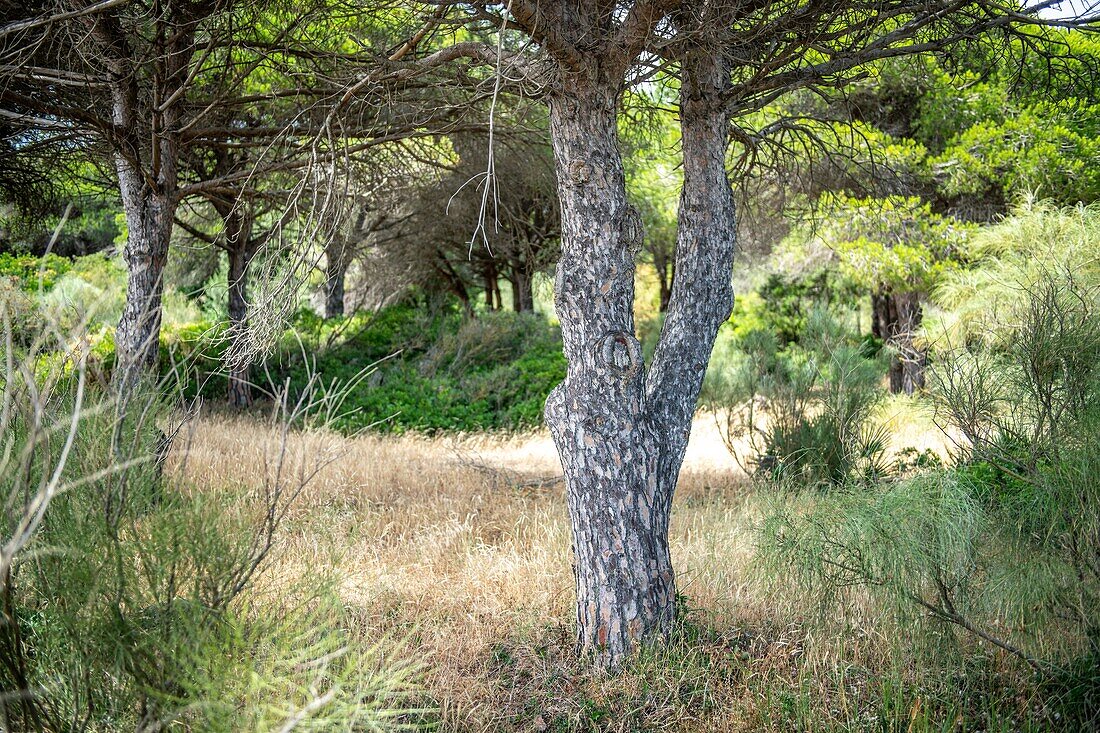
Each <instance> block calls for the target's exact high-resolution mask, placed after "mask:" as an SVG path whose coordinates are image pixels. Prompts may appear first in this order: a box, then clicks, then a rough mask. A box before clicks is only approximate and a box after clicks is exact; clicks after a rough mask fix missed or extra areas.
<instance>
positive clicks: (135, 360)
mask: <svg viewBox="0 0 1100 733" xmlns="http://www.w3.org/2000/svg"><path fill="white" fill-rule="evenodd" d="M89 28H90V32H91V34H92V35H93V36H94V37H95V38H96V39H97V40H98V42H99V43H100V45H101V47H102V50H103V52H104V59H105V62H106V66H107V69H108V72H109V78H110V81H109V86H110V93H111V122H112V123H113V125H114V133H113V135H112V146H113V157H114V162H115V172H116V174H117V175H118V184H119V194H120V198H121V199H122V209H123V212H124V214H125V216H126V226H127V230H128V231H127V237H126V246H125V247H124V249H123V258H124V259H125V261H126V267H127V280H126V305H125V307H124V308H123V311H122V317H121V318H120V319H119V323H118V329H117V330H116V332H115V355H116V359H117V363H116V369H115V374H114V376H113V382H114V388H115V390H116V391H117V392H118V394H119V395H121V396H122V397H123V403H125V398H126V396H127V395H129V394H130V392H131V391H132V390H133V388H134V386H135V385H136V384H137V382H138V381H139V379H140V378H141V377H142V375H143V374H146V373H148V372H151V371H153V369H154V367H155V364H156V360H157V350H158V347H159V342H160V324H161V306H162V297H163V292H164V265H165V262H166V261H167V259H168V246H169V242H170V240H171V236H172V226H173V222H174V219H175V213H176V208H177V206H178V205H179V198H178V193H179V186H178V183H179V182H178V164H179V150H180V132H179V130H180V123H181V110H182V106H183V101H184V97H185V95H184V93H183V92H184V89H185V88H186V85H187V68H188V64H189V63H190V59H191V54H192V53H193V52H194V46H193V43H192V41H193V39H194V33H195V21H194V19H193V18H188V19H186V20H184V21H182V22H180V23H179V24H178V25H177V26H176V27H175V28H174V29H173V32H172V33H171V34H169V35H166V36H164V37H163V39H162V42H161V44H160V47H159V48H158V50H159V51H161V52H162V54H163V55H162V57H161V58H160V59H159V60H158V61H157V70H156V72H157V73H155V74H154V75H153V78H154V83H153V86H154V89H152V90H148V89H146V90H143V91H139V89H138V82H137V78H138V77H137V75H136V74H135V73H134V68H133V59H132V58H131V51H130V48H129V45H128V43H127V42H126V40H125V38H124V37H123V35H122V33H121V31H120V30H119V28H118V26H117V25H116V24H115V23H113V22H109V21H106V20H103V19H96V20H94V21H92V22H91V25H90V26H89ZM149 93H151V95H152V98H153V99H157V98H158V97H159V98H161V99H165V100H167V101H166V102H165V103H164V104H162V105H160V106H157V105H156V104H153V105H152V106H150V105H149V99H147V98H146V96H147V95H148V94H149ZM143 131H144V132H146V133H148V136H145V135H143V134H142V132H143Z"/></svg>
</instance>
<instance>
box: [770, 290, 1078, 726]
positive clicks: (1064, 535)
mask: <svg viewBox="0 0 1100 733" xmlns="http://www.w3.org/2000/svg"><path fill="white" fill-rule="evenodd" d="M1011 302H1012V305H1011V307H1005V308H1003V309H1002V310H1001V311H1000V312H999V313H998V314H996V317H993V318H990V319H989V320H988V321H987V324H988V326H989V329H990V330H989V333H988V334H987V337H986V338H984V339H982V340H980V341H974V342H971V343H970V344H968V346H967V347H965V348H960V349H956V350H952V351H941V352H940V353H939V354H938V358H937V360H936V367H935V370H934V372H933V375H934V378H933V380H932V385H933V386H932V388H933V393H934V395H935V400H936V402H937V407H938V419H939V420H940V422H941V425H942V427H943V428H944V429H945V430H947V431H949V433H950V434H953V435H961V436H963V437H964V438H965V440H963V441H960V446H959V449H960V450H959V455H958V456H957V458H958V459H959V464H958V465H957V466H954V467H947V468H942V469H939V470H934V469H933V470H926V471H923V472H920V473H918V474H916V475H914V476H912V477H910V478H907V479H904V480H902V481H897V482H890V483H880V484H879V485H878V486H874V487H871V488H867V487H866V486H861V488H860V490H859V491H850V492H837V493H836V494H835V495H831V496H829V497H826V498H818V499H816V500H814V501H813V502H809V503H806V504H802V503H799V502H787V503H785V504H782V503H781V505H780V507H779V509H778V510H777V511H775V512H773V513H772V515H771V517H770V518H769V519H768V520H767V521H766V522H765V523H764V530H763V532H762V535H761V545H762V549H763V552H762V554H761V558H762V559H763V561H764V563H765V565H764V567H765V569H766V574H767V575H769V576H771V577H789V578H793V579H794V580H795V581H796V583H797V586H798V587H800V588H802V589H803V590H805V591H807V592H809V593H810V594H811V595H815V596H817V597H818V598H819V599H821V600H829V599H833V600H836V599H838V598H841V597H843V598H848V594H850V593H851V592H853V589H860V590H861V591H866V592H870V593H871V594H872V595H873V596H874V597H876V598H878V599H879V600H880V601H886V602H887V603H888V605H889V606H890V608H891V609H892V610H894V611H895V612H897V614H898V615H899V617H901V618H905V617H908V618H909V621H910V622H912V620H913V616H914V614H915V613H916V614H919V615H920V616H922V617H924V618H927V619H931V620H932V621H934V622H941V623H946V624H949V625H952V626H954V627H955V628H957V629H960V630H961V631H962V632H964V633H966V634H969V635H970V636H971V637H972V638H973V639H976V640H980V642H981V643H983V644H989V645H992V646H994V647H995V648H997V649H999V650H1000V651H1001V652H1003V653H1005V654H1008V655H1012V656H1014V657H1016V658H1018V659H1019V660H1021V661H1023V662H1024V663H1026V664H1027V665H1028V666H1029V667H1030V668H1031V673H1032V674H1034V675H1036V679H1037V680H1038V681H1039V686H1040V688H1041V689H1042V690H1043V691H1044V694H1045V695H1046V696H1047V699H1046V700H1044V705H1045V706H1046V708H1045V710H1044V712H1043V714H1044V715H1047V716H1050V717H1047V718H1046V720H1045V723H1046V724H1050V725H1055V724H1057V725H1059V726H1065V729H1082V730H1083V729H1090V728H1092V727H1095V725H1097V724H1098V723H1100V674H1098V672H1097V666H1096V660H1097V659H1100V565H1098V564H1097V562H1096V559H1097V558H1100V481H1098V480H1097V477H1098V476H1100V366H1098V362H1097V359H1098V358H1100V310H1098V306H1100V289H1098V288H1097V286H1095V285H1086V284H1083V283H1082V282H1080V281H1079V280H1078V279H1077V277H1076V273H1072V272H1069V271H1067V270H1064V269H1058V270H1054V271H1052V272H1050V273H1048V275H1047V276H1046V277H1044V278H1041V279H1039V280H1037V281H1033V282H1030V283H1022V284H1020V285H1018V286H1017V290H1016V296H1015V298H1013V299H1012V301H1011ZM932 630H933V631H936V630H935V629H934V628H933V629H932ZM933 637H935V638H938V639H939V640H940V642H941V643H942V642H944V641H951V640H954V639H955V637H954V636H953V635H950V636H945V635H943V634H942V633H939V632H938V631H937V633H935V634H931V635H929V638H933ZM956 651H957V650H956Z"/></svg>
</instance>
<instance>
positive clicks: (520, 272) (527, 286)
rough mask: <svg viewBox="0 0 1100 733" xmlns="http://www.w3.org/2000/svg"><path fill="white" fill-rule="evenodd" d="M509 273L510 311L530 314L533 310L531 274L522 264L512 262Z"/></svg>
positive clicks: (533, 298) (533, 296)
mask: <svg viewBox="0 0 1100 733" xmlns="http://www.w3.org/2000/svg"><path fill="white" fill-rule="evenodd" d="M511 273H512V276H511V277H510V278H508V279H509V281H510V282H511V283H512V309H513V310H514V311H515V312H516V313H530V312H531V311H533V310H535V294H534V292H533V291H532V285H531V282H532V280H533V277H532V274H531V272H530V271H529V270H528V268H527V266H526V264H525V263H524V262H514V263H513V264H512V267H511Z"/></svg>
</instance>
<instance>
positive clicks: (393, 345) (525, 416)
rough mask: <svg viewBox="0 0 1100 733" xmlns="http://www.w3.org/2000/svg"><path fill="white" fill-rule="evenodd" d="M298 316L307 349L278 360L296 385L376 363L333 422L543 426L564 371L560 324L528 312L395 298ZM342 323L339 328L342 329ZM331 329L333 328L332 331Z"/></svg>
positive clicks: (345, 375) (286, 350) (289, 348)
mask: <svg viewBox="0 0 1100 733" xmlns="http://www.w3.org/2000/svg"><path fill="white" fill-rule="evenodd" d="M352 318H353V319H355V320H354V321H353V322H348V321H347V319H343V320H337V321H332V320H329V321H324V320H322V319H320V318H317V317H316V316H313V315H312V314H309V315H306V314H302V315H300V316H299V317H298V319H297V320H296V322H295V326H296V327H298V328H300V329H301V331H300V333H302V339H303V344H304V345H305V346H306V349H309V348H310V347H313V348H314V349H316V351H315V352H314V353H313V354H310V355H307V356H305V357H303V356H302V349H301V348H300V347H299V344H298V343H297V341H291V340H289V339H288V340H287V341H286V342H285V343H284V344H283V346H281V347H280V353H279V354H277V355H276V357H275V359H274V360H273V361H274V362H275V363H276V364H277V366H276V374H277V375H278V377H277V378H279V379H289V380H290V383H291V385H292V386H293V385H297V384H300V383H302V382H303V380H304V379H305V376H306V375H307V374H308V373H311V372H313V371H316V372H317V373H320V374H323V375H324V376H325V380H326V381H329V382H331V383H333V384H336V385H346V384H348V383H349V382H351V381H352V380H356V379H358V378H359V377H360V375H361V374H362V373H363V372H364V370H369V369H371V368H372V365H376V366H375V367H374V369H375V370H376V371H375V372H374V374H372V375H371V377H370V378H369V379H368V380H367V381H366V382H365V383H363V384H362V385H361V386H360V387H358V388H356V389H355V390H353V391H352V392H351V393H350V394H348V395H347V399H346V401H345V402H344V406H343V407H344V414H343V416H342V417H340V418H338V419H337V420H336V422H335V425H336V426H337V427H339V428H340V429H342V430H346V431H356V430H360V429H363V428H365V427H374V428H376V429H380V430H392V431H404V430H420V431H428V432H433V431H440V430H460V431H478V430H496V429H522V428H527V427H532V426H535V425H538V424H539V423H540V421H541V419H542V409H543V405H544V403H545V402H546V397H547V395H549V393H550V390H551V389H553V388H554V386H556V385H557V384H558V383H559V382H561V380H562V379H564V378H565V357H564V356H563V355H562V351H561V337H560V334H559V331H558V329H557V328H555V327H552V326H550V325H549V324H548V323H547V322H546V321H545V320H544V319H543V318H542V317H541V316H538V315H535V314H530V313H511V312H495V313H484V314H481V315H479V316H478V317H476V318H466V317H465V316H463V315H462V314H461V313H458V312H443V313H438V314H435V315H428V314H425V313H423V312H421V311H418V310H416V309H414V308H412V307H410V306H406V305H397V306H391V307H389V308H385V309H382V310H381V311H379V312H378V313H376V314H370V315H366V316H353V317H352ZM337 329H339V331H337ZM334 334H335V335H334Z"/></svg>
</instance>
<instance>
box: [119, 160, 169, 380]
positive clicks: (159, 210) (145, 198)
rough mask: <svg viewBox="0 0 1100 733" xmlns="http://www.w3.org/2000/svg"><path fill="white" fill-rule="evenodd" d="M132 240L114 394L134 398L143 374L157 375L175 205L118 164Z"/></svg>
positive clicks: (133, 171)
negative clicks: (166, 271)
mask: <svg viewBox="0 0 1100 733" xmlns="http://www.w3.org/2000/svg"><path fill="white" fill-rule="evenodd" d="M117 168H118V177H119V188H120V191H121V194H122V196H121V198H122V208H123V212H124V213H125V216H126V226H127V236H126V246H125V247H124V248H123V259H124V260H125V261H126V270H127V278H126V304H125V306H124V308H123V310H122V317H121V318H120V319H119V322H118V330H117V331H116V332H115V356H116V359H117V363H116V367H115V375H114V385H115V389H116V390H117V391H118V392H119V393H120V394H127V393H129V392H130V391H131V390H132V389H133V387H134V386H135V385H136V383H137V382H138V381H139V380H140V378H141V377H142V375H143V374H145V373H147V372H151V371H153V370H154V368H155V366H156V362H157V352H158V349H159V345H160V323H161V303H162V299H163V293H164V265H165V263H166V262H167V260H168V243H169V240H170V239H171V236H172V221H173V216H174V214H175V209H176V202H175V199H174V196H173V195H172V194H169V193H165V192H163V190H161V191H156V190H152V189H151V188H150V187H149V186H147V185H146V183H145V179H144V177H143V176H142V173H141V172H140V171H138V170H136V169H135V168H134V167H133V166H131V165H129V163H128V162H127V161H121V160H120V161H119V164H118V166H117Z"/></svg>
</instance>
